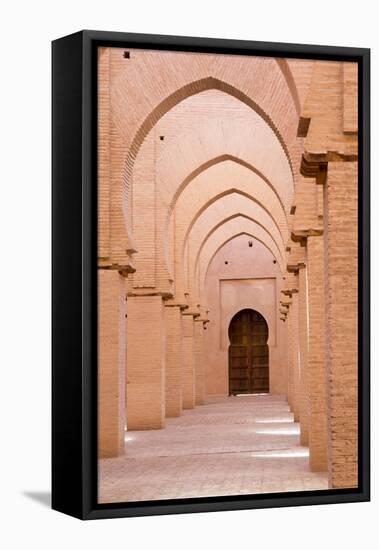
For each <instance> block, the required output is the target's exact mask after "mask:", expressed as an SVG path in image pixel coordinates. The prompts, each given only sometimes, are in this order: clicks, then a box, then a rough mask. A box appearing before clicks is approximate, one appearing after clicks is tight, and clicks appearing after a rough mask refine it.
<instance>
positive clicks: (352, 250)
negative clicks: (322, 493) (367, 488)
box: [325, 162, 358, 488]
mask: <svg viewBox="0 0 379 550" xmlns="http://www.w3.org/2000/svg"><path fill="white" fill-rule="evenodd" d="M325 218H326V219H325V222H326V223H325V238H326V241H325V266H326V271H325V273H326V281H325V282H326V285H325V289H326V293H325V307H326V319H327V326H326V348H327V350H328V353H327V355H326V357H327V361H326V369H327V377H328V423H329V480H330V486H331V487H332V488H342V487H354V486H356V485H357V483H358V447H357V443H358V441H357V437H358V433H357V428H358V426H357V420H358V419H357V416H358V400H357V383H358V365H357V359H358V357H357V350H358V329H357V312H358V304H357V298H358V295H357V287H358V271H357V268H358V265H357V264H358V246H357V243H358V240H357V238H358V166H357V162H329V164H328V174H327V181H326V189H325Z"/></svg>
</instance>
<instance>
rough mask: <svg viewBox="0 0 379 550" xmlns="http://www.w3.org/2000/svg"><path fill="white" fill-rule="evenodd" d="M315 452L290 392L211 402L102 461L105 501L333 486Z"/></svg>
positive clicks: (137, 436)
mask: <svg viewBox="0 0 379 550" xmlns="http://www.w3.org/2000/svg"><path fill="white" fill-rule="evenodd" d="M308 454H309V453H308V448H307V447H301V446H300V436H299V424H298V423H296V422H294V421H293V414H292V412H290V409H289V406H288V404H287V401H286V400H285V398H284V397H282V396H277V395H245V396H231V397H224V398H212V399H207V401H206V403H205V405H202V406H199V407H196V408H195V409H191V410H184V411H183V414H182V416H180V417H177V418H168V419H166V428H165V429H161V430H145V431H126V432H125V455H124V456H120V457H117V458H110V459H102V460H100V468H99V488H100V489H99V490H100V493H99V502H121V501H141V500H156V499H170V498H187V497H202V496H203V497H205V496H220V495H241V494H253V493H275V492H282V491H304V490H319V489H327V488H328V480H327V473H326V472H325V473H324V472H323V473H314V472H311V471H310V469H309V462H308Z"/></svg>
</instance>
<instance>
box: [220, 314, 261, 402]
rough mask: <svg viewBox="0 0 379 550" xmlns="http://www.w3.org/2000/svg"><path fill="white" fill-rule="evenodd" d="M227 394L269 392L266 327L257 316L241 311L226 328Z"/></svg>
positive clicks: (259, 315) (259, 316)
mask: <svg viewBox="0 0 379 550" xmlns="http://www.w3.org/2000/svg"><path fill="white" fill-rule="evenodd" d="M229 339H230V346H229V394H231V395H236V394H239V393H268V391H269V355H268V345H267V339H268V327H267V323H266V321H265V319H264V318H263V317H262V315H261V314H260V313H258V312H257V311H254V310H252V309H244V310H242V311H240V312H239V313H237V315H235V316H234V317H233V319H232V321H231V323H230V326H229Z"/></svg>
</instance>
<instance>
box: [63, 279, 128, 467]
mask: <svg viewBox="0 0 379 550" xmlns="http://www.w3.org/2000/svg"><path fill="white" fill-rule="evenodd" d="M125 298H126V294H125V279H124V277H123V276H122V275H120V274H119V273H118V271H113V270H110V269H99V270H98V311H99V314H98V426H99V427H98V451H99V456H100V457H113V456H119V455H121V454H123V453H124V437H125V433H124V432H125V350H126V342H125V310H126V308H125V305H126V301H125ZM68 398H69V396H68Z"/></svg>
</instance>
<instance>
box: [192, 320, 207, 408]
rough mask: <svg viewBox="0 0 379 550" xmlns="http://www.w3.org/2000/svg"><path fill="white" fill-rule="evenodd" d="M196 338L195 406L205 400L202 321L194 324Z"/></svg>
mask: <svg viewBox="0 0 379 550" xmlns="http://www.w3.org/2000/svg"><path fill="white" fill-rule="evenodd" d="M194 337H195V404H196V405H203V404H204V400H205V366H204V347H203V346H204V327H203V321H202V320H201V319H199V320H197V319H196V320H195V322H194Z"/></svg>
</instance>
